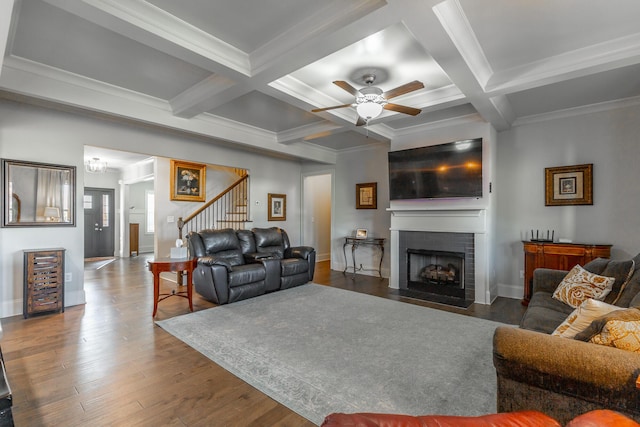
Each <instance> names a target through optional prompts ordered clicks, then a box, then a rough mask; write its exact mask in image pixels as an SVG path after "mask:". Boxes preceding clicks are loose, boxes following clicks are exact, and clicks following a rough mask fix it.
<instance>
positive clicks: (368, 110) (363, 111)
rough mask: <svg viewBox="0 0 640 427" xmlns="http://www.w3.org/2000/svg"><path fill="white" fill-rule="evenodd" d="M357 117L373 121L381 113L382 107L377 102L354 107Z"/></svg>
mask: <svg viewBox="0 0 640 427" xmlns="http://www.w3.org/2000/svg"><path fill="white" fill-rule="evenodd" d="M356 111H357V112H358V115H359V116H360V117H362V118H363V119H366V120H371V119H375V118H376V117H378V116H379V115H380V113H382V105H381V104H378V103H377V102H372V101H368V102H367V101H365V102H363V103H361V104H358V105H357V107H356Z"/></svg>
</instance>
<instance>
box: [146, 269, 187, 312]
mask: <svg viewBox="0 0 640 427" xmlns="http://www.w3.org/2000/svg"><path fill="white" fill-rule="evenodd" d="M197 265H198V259H197V258H159V259H155V260H153V261H149V271H151V272H152V273H153V317H155V316H156V312H157V311H158V302H160V301H162V300H164V299H167V298H169V297H173V296H177V297H182V298H187V299H188V300H189V310H190V311H193V283H192V281H191V279H192V276H193V270H194V269H195V268H196V266H197ZM163 271H176V272H178V273H181V272H183V271H186V272H187V283H186V286H187V291H186V292H185V291H180V292H176V291H172V292H171V293H170V294H161V293H160V273H162V272H163ZM185 293H186V295H185ZM160 297H162V298H160Z"/></svg>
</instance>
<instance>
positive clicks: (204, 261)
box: [198, 256, 233, 273]
mask: <svg viewBox="0 0 640 427" xmlns="http://www.w3.org/2000/svg"><path fill="white" fill-rule="evenodd" d="M198 264H199V265H206V266H207V267H212V266H214V265H220V266H223V267H224V268H226V269H227V272H229V273H230V272H232V271H233V266H232V265H231V264H229V262H228V261H225V260H223V259H221V258H218V257H215V256H203V257H200V258H198Z"/></svg>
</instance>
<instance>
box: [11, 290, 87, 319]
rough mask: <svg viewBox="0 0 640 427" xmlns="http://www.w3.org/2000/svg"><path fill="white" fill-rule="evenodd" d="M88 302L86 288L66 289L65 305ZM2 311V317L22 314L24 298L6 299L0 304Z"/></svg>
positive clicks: (70, 305) (71, 305)
mask: <svg viewBox="0 0 640 427" xmlns="http://www.w3.org/2000/svg"><path fill="white" fill-rule="evenodd" d="M85 303H86V296H85V293H84V290H81V291H71V292H69V291H66V292H65V294H64V306H65V308H67V307H73V306H74V305H82V304H85ZM0 309H1V310H2V312H1V313H0V318H5V317H11V316H22V315H23V314H24V312H23V300H22V299H14V300H11V301H4V302H3V303H2V305H1V306H0Z"/></svg>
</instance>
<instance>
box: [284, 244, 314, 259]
mask: <svg viewBox="0 0 640 427" xmlns="http://www.w3.org/2000/svg"><path fill="white" fill-rule="evenodd" d="M314 251H315V249H314V248H312V247H311V246H296V247H294V248H289V249H287V250H286V251H285V253H284V257H285V258H300V259H308V258H309V254H311V253H312V252H314Z"/></svg>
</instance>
